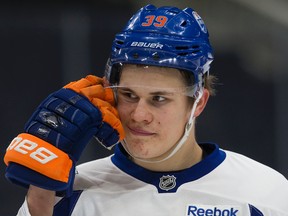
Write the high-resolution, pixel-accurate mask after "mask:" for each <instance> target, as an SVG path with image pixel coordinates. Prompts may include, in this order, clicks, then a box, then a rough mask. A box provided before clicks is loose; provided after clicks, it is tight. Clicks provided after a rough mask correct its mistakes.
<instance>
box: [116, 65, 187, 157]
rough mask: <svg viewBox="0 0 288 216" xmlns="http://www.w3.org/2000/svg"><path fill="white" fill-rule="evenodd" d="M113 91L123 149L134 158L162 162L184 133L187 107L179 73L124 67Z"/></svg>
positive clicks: (159, 69) (149, 68)
mask: <svg viewBox="0 0 288 216" xmlns="http://www.w3.org/2000/svg"><path fill="white" fill-rule="evenodd" d="M119 86H120V87H119V88H118V89H117V99H118V105H117V109H118V112H119V115H120V119H121V122H122V124H123V127H124V130H125V132H126V137H125V141H126V144H124V145H126V146H125V148H126V149H127V150H128V151H129V152H130V153H131V154H132V155H133V156H134V157H136V158H142V159H161V158H164V157H165V156H166V155H167V154H168V153H169V151H171V149H173V147H174V146H175V144H176V143H177V142H178V141H179V140H180V139H181V137H182V135H183V133H184V127H185V124H186V123H187V121H188V118H189V115H190V110H191V106H189V103H188V99H187V96H185V94H183V93H181V91H179V88H181V87H185V84H184V82H183V78H182V76H181V74H180V72H179V71H178V70H176V69H171V68H169V69H168V68H159V67H154V66H148V67H145V66H136V65H126V66H124V68H123V70H122V75H121V79H120V83H119Z"/></svg>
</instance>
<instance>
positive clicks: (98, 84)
mask: <svg viewBox="0 0 288 216" xmlns="http://www.w3.org/2000/svg"><path fill="white" fill-rule="evenodd" d="M104 82H105V81H104V79H103V78H100V77H97V76H94V75H88V76H86V77H85V78H82V79H80V80H78V81H75V82H70V83H69V84H67V85H65V86H64V88H68V89H71V90H73V91H75V92H77V93H78V94H81V95H83V96H85V97H87V98H88V99H89V100H90V101H92V99H93V98H100V99H102V100H105V101H107V102H109V103H110V104H111V105H112V106H114V104H115V101H114V94H113V90H112V89H110V88H104V87H103V86H104Z"/></svg>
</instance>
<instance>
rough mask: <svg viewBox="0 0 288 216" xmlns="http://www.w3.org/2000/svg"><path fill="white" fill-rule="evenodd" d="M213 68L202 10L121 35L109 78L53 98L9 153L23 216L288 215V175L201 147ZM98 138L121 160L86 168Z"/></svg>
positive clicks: (135, 25)
mask: <svg viewBox="0 0 288 216" xmlns="http://www.w3.org/2000/svg"><path fill="white" fill-rule="evenodd" d="M212 60H213V53H212V48H211V45H210V43H209V38H208V31H207V29H206V26H205V24H204V22H203V20H202V19H201V17H200V16H199V15H198V14H197V13H196V12H195V11H194V10H193V9H191V8H186V9H184V10H180V9H178V8H175V7H160V8H156V7H155V6H153V5H147V6H146V7H144V8H141V9H140V10H139V11H138V12H137V13H136V14H135V15H134V16H133V17H132V18H131V19H130V20H129V22H128V23H127V26H126V27H125V28H124V29H123V31H121V32H120V33H118V34H117V35H116V37H115V40H114V42H113V45H112V51H111V55H110V58H109V60H108V62H107V66H106V72H105V77H104V78H99V77H96V76H93V75H89V76H87V77H86V78H83V79H81V80H79V81H75V82H71V83H69V84H68V85H66V86H64V88H62V89H60V90H59V91H57V92H54V93H52V94H51V95H49V96H48V98H47V99H46V100H44V101H43V102H42V103H41V104H40V106H39V107H38V109H37V110H36V111H35V112H34V114H33V115H32V117H31V118H30V119H29V121H28V122H27V124H26V126H25V130H24V132H23V133H21V134H19V135H18V136H17V137H16V138H14V139H13V141H12V142H11V144H10V145H9V146H8V148H7V152H6V155H5V158H4V160H5V163H6V164H7V170H6V177H7V178H8V179H9V180H10V181H12V182H14V183H17V184H20V185H22V186H25V187H29V190H28V193H27V196H26V199H25V201H24V203H23V205H22V207H21V208H20V210H19V213H18V215H33V216H34V215H41V216H45V215H61V216H65V215H77V216H89V215H91V216H92V215H93V216H95V215H97V216H104V215H105V216H112V215H113V216H116V215H117V216H124V215H125V216H129V215H131V216H132V215H138V216H147V215H153V216H156V215H157V216H162V215H163V216H164V215H165V216H168V215H169V216H182V215H183V216H263V215H265V216H285V215H288V214H287V212H288V181H287V180H286V179H285V178H284V177H283V176H282V175H281V174H279V173H278V172H276V171H275V170H273V169H271V168H269V167H267V166H265V165H263V164H260V163H258V162H256V161H254V160H252V159H249V158H247V157H245V156H243V155H240V154H237V153H234V152H230V151H225V150H223V149H221V148H219V147H218V145H217V144H213V143H198V141H197V140H196V138H195V132H194V130H195V124H194V122H195V119H196V118H197V117H198V116H199V115H200V114H201V113H202V111H203V110H204V108H205V106H206V103H207V101H208V99H209V96H210V95H211V94H213V88H212V87H213V85H212V84H213V79H214V78H213V76H212V75H209V68H210V63H211V62H212ZM93 136H94V137H96V138H97V140H98V141H99V142H100V143H101V144H103V145H104V146H105V147H107V148H109V149H111V148H112V147H113V146H114V145H115V144H116V145H115V152H114V154H113V155H112V156H109V157H107V158H103V159H98V160H95V161H91V162H88V163H84V164H82V165H80V166H77V167H76V169H75V164H76V162H77V161H78V159H79V157H80V155H81V152H82V151H83V149H84V148H85V146H86V144H87V143H88V141H89V140H90V139H91V138H92V137H93Z"/></svg>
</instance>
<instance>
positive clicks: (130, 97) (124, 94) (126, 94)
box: [118, 90, 138, 102]
mask: <svg viewBox="0 0 288 216" xmlns="http://www.w3.org/2000/svg"><path fill="white" fill-rule="evenodd" d="M118 97H120V98H122V99H124V100H126V101H131V102H135V101H137V100H138V96H137V95H135V94H134V93H133V92H130V91H124V90H121V91H119V92H118Z"/></svg>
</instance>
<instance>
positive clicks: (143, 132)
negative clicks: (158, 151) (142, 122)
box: [127, 126, 155, 136]
mask: <svg viewBox="0 0 288 216" xmlns="http://www.w3.org/2000/svg"><path fill="white" fill-rule="evenodd" d="M127 128H128V130H129V132H130V133H131V134H133V135H135V136H153V135H155V133H153V132H149V131H146V130H143V129H141V128H137V127H129V126H127Z"/></svg>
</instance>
